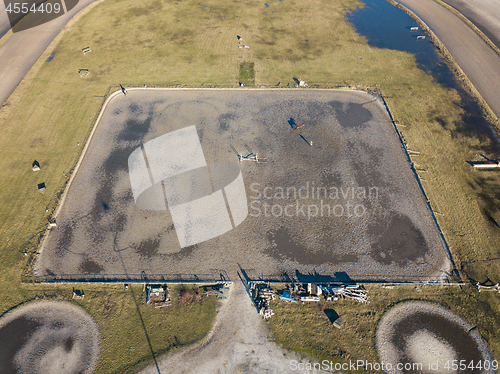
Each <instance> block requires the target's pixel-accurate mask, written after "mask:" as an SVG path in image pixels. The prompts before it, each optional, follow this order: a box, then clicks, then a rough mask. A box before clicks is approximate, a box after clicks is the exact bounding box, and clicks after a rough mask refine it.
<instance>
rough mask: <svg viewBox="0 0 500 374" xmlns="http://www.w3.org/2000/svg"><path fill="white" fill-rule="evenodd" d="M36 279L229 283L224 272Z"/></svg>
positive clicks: (43, 279) (55, 280) (94, 281)
mask: <svg viewBox="0 0 500 374" xmlns="http://www.w3.org/2000/svg"><path fill="white" fill-rule="evenodd" d="M37 279H39V280H41V281H42V282H46V283H230V282H231V281H230V279H229V277H228V276H227V274H226V272H224V271H221V272H214V273H211V274H145V273H142V274H62V275H45V276H39V277H37Z"/></svg>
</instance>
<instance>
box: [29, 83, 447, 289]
mask: <svg viewBox="0 0 500 374" xmlns="http://www.w3.org/2000/svg"><path fill="white" fill-rule="evenodd" d="M302 125H304V126H302ZM167 134H170V135H167ZM198 139H199V140H198ZM200 145H201V146H200ZM232 147H233V148H234V150H235V151H236V153H239V154H240V155H242V156H247V155H248V154H250V153H251V152H253V153H257V154H258V157H259V158H267V163H257V162H254V161H250V160H243V161H242V162H239V160H238V156H237V154H236V153H235V152H234V151H233V149H232ZM212 164H226V165H225V166H224V167H223V169H224V168H225V169H224V170H223V171H222V172H220V173H219V174H217V173H218V172H217V168H213V167H212V166H210V165H212ZM207 165H208V166H207ZM240 170H241V174H240V175H239V173H240ZM193 171H195V172H196V173H198V172H199V173H198V174H196V173H193ZM200 173H201V174H200ZM241 178H242V180H243V183H244V189H243V187H242V186H243V184H241V183H240V182H241ZM232 181H234V183H233V182H232ZM229 184H231V186H232V187H231V189H230V188H229ZM224 186H226V187H227V188H226V187H224ZM153 187H154V188H153ZM223 187H224V188H223ZM222 189H224V192H223V193H221V191H222ZM144 191H145V192H144ZM172 191H173V192H172ZM242 191H246V200H247V201H246V202H245V193H243V192H242ZM210 194H211V195H210ZM207 196H209V197H210V198H208V197H207ZM205 197H207V199H206V200H203V199H204V198H205ZM219 198H220V201H219V200H217V199H219ZM222 198H223V199H222ZM197 199H199V200H197ZM194 200H196V201H198V202H200V201H202V200H203V202H202V203H200V204H201V205H200V204H198V205H196V206H195V205H190V204H191V203H190V202H191V201H194ZM209 200H210V201H209ZM205 201H209V202H207V203H206V204H205V203H204V202H205ZM220 202H221V203H220ZM224 203H225V204H224ZM183 204H184V205H183ZM228 205H229V214H228V210H227V209H226V208H227V206H228ZM221 206H222V207H223V208H221ZM181 208H182V209H181ZM247 209H248V212H247ZM193 212H194V213H193ZM195 213H196V214H197V215H196V214H195ZM447 267H448V262H447V257H446V255H445V245H444V243H443V240H442V238H441V236H440V234H439V231H438V229H437V227H436V224H435V222H434V220H433V218H432V215H431V213H430V211H429V208H428V206H427V202H426V201H425V198H424V196H423V194H422V192H421V191H420V189H419V186H418V183H417V181H416V179H415V176H414V173H413V171H412V169H411V166H410V163H409V161H408V160H407V158H406V155H405V152H404V149H403V146H402V144H401V142H400V140H399V138H398V136H397V134H396V132H395V130H394V127H393V125H392V123H391V122H390V119H389V117H388V114H387V111H386V110H385V109H384V106H383V104H382V103H381V101H380V99H376V97H374V96H372V95H369V94H366V93H363V92H358V91H335V90H311V89H304V90H278V89H276V90H245V89H230V90H218V89H163V90H155V89H138V90H131V91H129V92H128V95H127V96H124V95H121V94H120V95H115V96H114V97H113V98H112V99H111V100H110V101H109V103H108V105H107V106H106V107H105V110H104V112H103V113H102V116H101V118H100V121H99V123H98V125H97V129H96V130H95V133H94V135H93V137H92V139H91V142H90V143H89V146H88V149H87V152H86V153H85V156H84V158H83V161H82V163H81V165H80V167H79V168H78V170H77V171H76V174H75V176H74V178H73V180H72V182H71V184H70V187H69V190H68V191H67V196H66V197H65V199H64V201H63V204H62V207H61V209H60V211H59V213H58V215H57V227H56V228H54V229H52V230H51V232H50V233H49V235H48V237H47V238H46V239H45V242H44V244H43V248H42V252H41V255H40V257H39V259H38V262H37V265H36V274H37V275H40V276H54V275H55V276H60V277H64V278H74V279H79V278H82V277H87V276H89V275H92V274H93V275H97V278H102V279H112V278H121V279H123V278H124V277H126V276H140V275H141V274H142V275H143V276H148V277H150V278H158V279H162V277H165V279H167V278H169V279H171V278H172V277H173V278H175V277H177V278H178V279H185V278H183V277H184V276H185V275H186V274H194V275H199V276H200V277H202V275H203V274H216V275H217V274H227V275H229V277H230V278H236V277H237V275H236V274H237V271H240V269H243V270H244V272H242V273H245V272H246V273H247V274H254V275H255V274H257V275H260V276H264V277H268V276H270V275H276V274H283V273H288V274H292V275H297V274H299V275H300V274H309V275H310V274H320V275H327V276H332V279H340V278H343V279H342V280H345V279H346V278H347V279H353V280H359V281H361V280H379V281H397V280H428V279H430V278H434V277H439V276H440V275H442V272H443V270H447Z"/></svg>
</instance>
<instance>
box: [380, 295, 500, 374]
mask: <svg viewBox="0 0 500 374" xmlns="http://www.w3.org/2000/svg"><path fill="white" fill-rule="evenodd" d="M376 339H377V343H376V344H377V351H378V354H379V358H380V362H384V363H385V368H386V369H389V370H386V372H389V373H433V374H438V373H458V372H468V373H472V372H473V373H494V372H495V370H493V369H494V368H496V367H497V362H496V361H493V356H492V355H491V352H490V351H489V349H488V347H487V345H486V342H485V341H484V339H483V338H482V337H481V335H480V334H479V333H478V332H477V330H476V329H475V328H474V327H473V326H471V325H470V324H468V323H467V322H465V321H464V320H463V319H462V318H460V317H459V316H457V315H456V314H454V313H452V312H451V311H449V310H447V309H445V308H443V307H440V306H438V305H433V304H429V303H424V302H410V303H404V304H401V305H398V306H396V307H394V308H392V309H391V310H390V311H389V312H387V313H386V314H385V316H384V317H383V318H382V320H381V321H380V324H379V327H378V329H377V337H376ZM461 365H462V369H464V367H463V365H465V369H464V370H459V369H460V366H461ZM485 368H486V369H485Z"/></svg>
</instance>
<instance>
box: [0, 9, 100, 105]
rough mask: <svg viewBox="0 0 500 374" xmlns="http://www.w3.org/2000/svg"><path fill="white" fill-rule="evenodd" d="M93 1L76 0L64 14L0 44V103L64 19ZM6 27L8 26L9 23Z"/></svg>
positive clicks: (2, 25)
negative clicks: (77, 0) (75, 3)
mask: <svg viewBox="0 0 500 374" xmlns="http://www.w3.org/2000/svg"><path fill="white" fill-rule="evenodd" d="M93 1H94V0H80V1H79V2H78V5H77V6H75V7H74V8H73V9H72V10H71V11H69V12H68V13H66V14H64V15H62V16H60V17H58V18H56V19H54V20H52V21H50V22H47V23H45V24H42V25H40V26H37V27H34V28H31V29H28V30H24V31H20V32H16V33H14V34H12V35H11V36H10V37H9V38H8V39H7V40H6V41H5V43H3V44H2V45H1V46H0V82H2V84H1V85H0V105H3V104H4V103H5V101H6V100H7V99H8V97H9V96H10V94H11V93H12V92H13V91H14V90H15V89H16V87H17V86H18V84H19V83H20V82H21V81H22V79H23V78H24V75H25V74H26V73H27V72H28V70H29V69H30V68H31V66H32V65H33V64H34V63H35V61H36V60H37V59H38V57H40V55H41V54H42V52H43V51H44V50H45V48H47V46H48V45H49V44H50V42H51V41H52V40H53V39H54V37H55V36H56V35H57V34H58V33H59V31H61V29H62V28H63V26H64V25H65V24H66V22H68V21H69V19H70V18H71V17H73V16H74V15H75V14H76V13H78V11H80V10H81V9H83V8H85V7H86V6H87V5H88V4H90V3H92V2H93ZM2 3H3V2H2ZM2 6H3V5H2ZM4 8H5V7H4ZM4 14H5V11H4V12H3V13H2V16H1V17H2V18H1V19H0V22H1V23H0V27H3V28H4V29H5V27H6V24H5V19H4V16H3V15H4ZM8 27H9V28H10V25H8ZM7 30H8V29H7ZM0 32H1V29H0ZM0 35H1V33H0ZM84 47H85V46H84ZM82 48H83V47H82Z"/></svg>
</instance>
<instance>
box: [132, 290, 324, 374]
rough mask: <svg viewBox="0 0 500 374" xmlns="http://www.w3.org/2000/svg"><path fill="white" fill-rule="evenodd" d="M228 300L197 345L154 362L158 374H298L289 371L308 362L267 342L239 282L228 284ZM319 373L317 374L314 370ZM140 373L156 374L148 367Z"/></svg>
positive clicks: (266, 334)
mask: <svg viewBox="0 0 500 374" xmlns="http://www.w3.org/2000/svg"><path fill="white" fill-rule="evenodd" d="M230 287H231V289H230V292H229V297H228V299H226V300H224V301H222V304H221V305H220V306H219V309H218V314H217V317H216V321H215V326H214V328H213V329H212V331H211V333H210V334H209V336H208V337H207V338H206V339H205V340H204V341H203V342H201V343H199V344H195V345H193V346H191V347H187V348H185V349H182V350H179V351H176V352H173V353H171V354H168V355H166V356H164V357H161V358H160V359H159V360H158V367H159V369H160V373H172V374H181V373H185V374H191V373H197V374H212V373H213V374H224V373H227V374H233V373H252V374H264V373H266V374H271V373H276V374H278V373H302V372H304V373H305V372H311V371H305V370H304V371H302V370H292V368H296V367H298V363H304V364H305V363H309V362H312V363H314V362H318V361H311V360H310V358H308V357H307V356H306V355H303V356H299V354H298V353H295V352H289V351H286V350H284V349H283V348H281V347H280V346H278V345H277V344H275V343H272V342H270V341H269V338H270V334H269V331H268V328H267V325H266V324H265V322H264V320H263V318H262V317H261V316H259V314H258V313H257V311H256V309H255V307H254V306H253V304H252V302H251V300H250V297H249V296H248V294H247V291H246V288H245V286H244V285H243V283H242V282H240V281H237V282H235V283H234V284H232V285H231V286H230ZM314 372H315V373H319V372H320V371H314ZM139 373H140V374H158V370H157V368H156V366H155V365H154V364H153V365H150V366H149V367H147V368H146V369H144V370H142V371H140V372H139Z"/></svg>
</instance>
